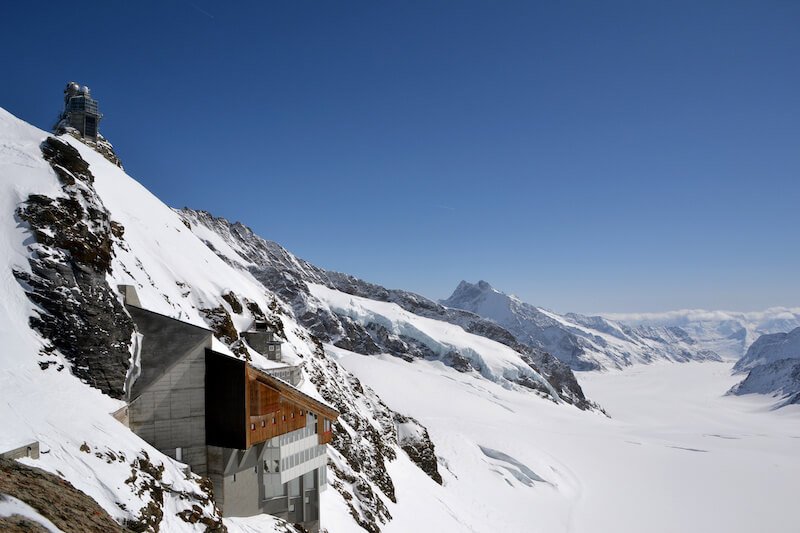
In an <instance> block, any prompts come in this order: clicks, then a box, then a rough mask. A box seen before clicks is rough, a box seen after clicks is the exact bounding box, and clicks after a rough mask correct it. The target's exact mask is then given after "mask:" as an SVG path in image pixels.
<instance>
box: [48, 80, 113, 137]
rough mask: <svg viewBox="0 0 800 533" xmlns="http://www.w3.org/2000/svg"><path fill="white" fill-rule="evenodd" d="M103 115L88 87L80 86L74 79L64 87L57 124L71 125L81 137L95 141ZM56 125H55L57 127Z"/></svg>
mask: <svg viewBox="0 0 800 533" xmlns="http://www.w3.org/2000/svg"><path fill="white" fill-rule="evenodd" d="M101 118H103V115H102V114H101V113H100V111H99V109H98V107H97V100H95V99H93V98H92V95H91V92H90V91H89V87H86V86H85V85H84V86H83V87H81V86H80V85H78V84H77V83H75V82H74V81H71V82H69V83H68V84H67V87H66V88H65V89H64V111H63V112H62V113H61V116H60V117H59V123H58V126H63V127H71V128H74V129H76V130H77V131H78V132H80V134H81V137H83V138H89V139H91V140H93V141H97V136H98V128H99V125H100V119H101ZM58 126H57V127H58Z"/></svg>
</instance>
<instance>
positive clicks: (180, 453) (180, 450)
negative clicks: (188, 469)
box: [28, 448, 183, 461]
mask: <svg viewBox="0 0 800 533" xmlns="http://www.w3.org/2000/svg"><path fill="white" fill-rule="evenodd" d="M28 450H29V451H30V448H28ZM175 459H176V460H178V461H182V460H183V448H175Z"/></svg>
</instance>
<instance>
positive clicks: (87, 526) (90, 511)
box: [0, 459, 124, 533]
mask: <svg viewBox="0 0 800 533" xmlns="http://www.w3.org/2000/svg"><path fill="white" fill-rule="evenodd" d="M0 494H8V495H9V496H13V497H14V498H16V499H18V500H20V501H23V502H25V503H26V504H28V505H30V506H31V507H33V508H34V509H36V511H38V512H39V514H41V515H42V516H44V517H45V518H47V519H48V520H49V521H50V522H52V523H53V525H55V526H56V527H58V528H59V529H60V530H62V531H82V532H86V533H115V532H119V533H122V532H123V531H124V530H123V528H122V527H121V526H120V525H119V524H117V523H116V522H115V521H114V520H113V519H112V518H111V517H110V516H109V515H108V513H106V512H105V510H103V508H102V507H100V506H99V505H98V504H97V502H95V501H94V500H93V499H92V498H90V497H89V496H87V495H86V494H84V493H83V492H81V491H79V490H78V489H76V488H75V487H73V486H72V484H70V483H69V482H68V481H65V480H63V479H61V478H60V477H58V476H54V475H53V474H50V473H48V472H45V471H44V470H40V469H38V468H32V467H29V466H26V465H23V464H22V463H18V462H16V461H11V460H8V459H0ZM36 527H39V526H35V525H31V524H30V523H28V524H25V523H24V522H23V523H22V524H20V521H18V520H17V521H16V523H14V522H13V521H11V520H8V519H7V518H0V530H2V531H15V530H16V531H26V532H27V531H39V529H36ZM41 531H46V530H45V529H44V528H42V529H41Z"/></svg>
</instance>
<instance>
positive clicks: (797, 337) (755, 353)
mask: <svg viewBox="0 0 800 533" xmlns="http://www.w3.org/2000/svg"><path fill="white" fill-rule="evenodd" d="M780 359H799V360H800V328H795V329H793V330H792V331H790V332H788V333H770V334H767V335H761V336H760V337H759V338H758V339H756V341H755V342H754V343H753V344H751V345H750V348H748V349H747V353H746V354H745V355H744V357H742V358H741V359H739V360H738V361H736V364H735V365H734V367H733V369H734V370H735V371H736V372H746V371H748V370H751V369H753V368H755V367H757V366H760V365H764V364H769V363H771V362H773V361H778V360H780Z"/></svg>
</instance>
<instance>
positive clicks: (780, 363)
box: [730, 328, 800, 406]
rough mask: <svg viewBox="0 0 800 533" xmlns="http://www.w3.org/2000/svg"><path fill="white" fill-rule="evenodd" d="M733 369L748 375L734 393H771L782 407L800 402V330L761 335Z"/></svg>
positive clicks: (733, 390)
mask: <svg viewBox="0 0 800 533" xmlns="http://www.w3.org/2000/svg"><path fill="white" fill-rule="evenodd" d="M733 369H734V371H735V372H738V373H743V372H748V374H747V377H746V378H745V379H744V380H742V382H741V383H739V384H737V385H736V386H734V387H733V388H732V389H731V391H730V392H731V393H732V394H740V395H741V394H752V393H757V394H768V395H770V396H774V397H776V398H778V399H779V402H778V406H785V405H789V404H797V403H800V328H795V329H793V330H792V331H790V332H788V333H770V334H766V335H762V336H760V337H759V338H758V339H757V340H756V342H754V343H753V344H752V345H751V346H750V348H748V349H747V353H746V354H745V356H744V357H742V358H741V359H739V361H737V362H736V364H735V365H734V367H733Z"/></svg>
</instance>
